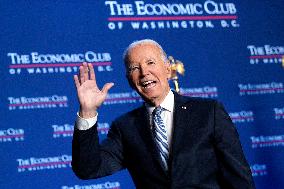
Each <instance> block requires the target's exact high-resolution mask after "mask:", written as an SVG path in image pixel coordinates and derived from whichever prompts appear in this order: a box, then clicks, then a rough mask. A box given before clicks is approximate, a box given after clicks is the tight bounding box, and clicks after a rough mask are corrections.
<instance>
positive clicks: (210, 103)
mask: <svg viewBox="0 0 284 189" xmlns="http://www.w3.org/2000/svg"><path fill="white" fill-rule="evenodd" d="M172 137H173V139H172V141H173V142H172V150H171V152H170V161H169V170H168V171H167V172H166V171H164V170H163V168H162V165H161V160H160V156H159V154H158V151H157V149H156V146H155V143H154V141H153V138H152V134H151V129H150V126H149V121H148V116H147V111H146V108H145V107H144V106H142V107H140V108H137V109H135V110H133V111H131V112H128V113H126V114H124V115H122V116H121V117H119V118H118V119H116V120H115V121H114V122H113V124H112V126H111V129H110V131H109V133H108V137H107V139H106V140H104V141H103V142H102V143H101V144H99V139H98V133H97V127H96V126H94V127H92V128H90V129H88V130H85V131H79V130H77V129H75V131H74V136H73V146H72V148H73V149H72V158H73V160H72V168H73V171H74V172H75V174H76V175H77V176H78V177H79V178H81V179H92V178H98V177H103V176H106V175H110V174H112V173H114V172H116V171H118V170H121V169H123V168H127V169H128V171H129V172H130V174H131V176H132V178H133V181H134V183H135V185H136V187H137V188H141V189H164V188H172V189H180V188H182V189H185V188H186V189H193V188H194V189H195V188H202V189H207V188H208V189H209V188H210V189H217V188H224V189H233V188H234V189H248V188H250V189H251V188H254V183H253V180H252V176H251V172H250V168H249V166H248V164H247V162H246V159H245V157H244V154H243V152H242V148H241V144H240V141H239V137H238V134H237V131H236V129H235V127H234V125H233V124H232V121H231V119H230V118H229V116H228V114H227V113H226V112H225V110H224V108H223V106H222V105H221V104H219V103H218V102H216V101H215V100H209V99H197V98H189V97H182V96H180V95H178V94H175V107H174V130H173V136H172Z"/></svg>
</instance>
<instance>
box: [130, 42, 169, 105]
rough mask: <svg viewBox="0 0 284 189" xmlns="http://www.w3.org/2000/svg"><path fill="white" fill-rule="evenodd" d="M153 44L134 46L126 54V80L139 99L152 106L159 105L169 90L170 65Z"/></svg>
mask: <svg viewBox="0 0 284 189" xmlns="http://www.w3.org/2000/svg"><path fill="white" fill-rule="evenodd" d="M162 57H163V56H162V55H161V51H160V49H159V48H158V47H156V46H155V45H153V44H149V43H145V44H140V45H137V46H135V47H134V48H132V49H131V50H130V51H129V54H128V65H126V67H127V68H128V75H127V79H128V81H129V84H130V85H131V87H132V88H134V89H135V90H136V91H137V92H138V93H139V94H140V95H141V97H142V98H143V99H144V100H145V101H146V102H148V103H150V104H152V105H155V106H157V105H160V103H161V102H162V101H163V100H164V98H165V97H166V95H167V94H168V92H169V90H170V86H169V83H168V78H169V77H170V73H171V70H170V65H169V63H168V62H167V63H165V62H164V61H165V60H164V59H163V58H162Z"/></svg>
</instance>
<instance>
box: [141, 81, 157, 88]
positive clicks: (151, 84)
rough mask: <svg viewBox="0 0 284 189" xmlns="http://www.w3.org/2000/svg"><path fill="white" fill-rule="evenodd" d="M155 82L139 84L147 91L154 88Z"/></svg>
mask: <svg viewBox="0 0 284 189" xmlns="http://www.w3.org/2000/svg"><path fill="white" fill-rule="evenodd" d="M156 83H157V82H156V81H151V80H149V81H144V82H142V83H141V85H142V87H143V88H145V89H148V88H151V87H154V86H155V85H156Z"/></svg>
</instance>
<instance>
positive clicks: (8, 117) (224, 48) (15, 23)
mask: <svg viewBox="0 0 284 189" xmlns="http://www.w3.org/2000/svg"><path fill="white" fill-rule="evenodd" d="M0 10H1V11H0V16H1V17H0V20H1V29H0V30H1V33H0V41H1V43H0V63H1V65H0V77H1V93H0V95H1V101H0V106H1V108H0V154H1V157H0V167H1V168H0V175H1V176H0V188H14V189H17V188H32V187H33V188H58V189H79V188H82V189H83V188H94V189H104V188H107V189H119V188H121V189H128V188H134V185H133V183H132V181H131V178H130V176H129V174H128V172H127V171H126V170H124V171H121V172H119V173H117V174H115V175H112V176H108V177H105V178H101V179H97V180H89V181H82V180H79V179H78V178H76V177H75V176H74V174H73V172H72V170H71V167H70V162H71V140H72V133H73V123H74V121H75V119H76V112H77V110H78V102H77V97H76V91H75V87H74V85H73V75H74V74H76V73H77V71H78V66H79V65H80V64H81V63H82V62H91V63H93V64H94V65H95V71H96V74H97V81H98V83H99V85H100V86H102V85H103V84H104V83H105V82H109V81H112V82H115V87H113V88H112V89H111V90H110V93H109V96H108V99H107V100H106V102H105V103H104V106H102V107H101V108H100V110H99V128H98V129H99V133H100V138H101V139H103V138H105V137H106V133H107V131H108V129H109V125H110V124H111V121H112V120H113V119H114V118H115V117H117V116H119V115H121V114H122V113H124V112H126V111H128V110H129V109H133V108H135V107H137V106H139V105H140V104H141V99H140V98H139V97H138V96H137V94H136V93H135V92H133V90H132V89H130V87H129V86H128V84H127V81H126V79H125V75H124V66H123V62H122V53H123V51H124V48H125V47H127V45H128V44H129V43H131V42H132V41H133V40H137V39H143V38H151V39H154V40H156V41H158V42H159V43H160V44H161V45H162V46H163V47H164V49H165V51H166V52H167V53H168V55H172V56H174V57H175V58H176V59H178V60H181V61H182V62H183V63H184V65H185V69H186V74H185V76H184V77H181V78H180V85H181V87H182V90H181V92H182V93H183V94H184V95H188V96H200V97H204V98H215V99H218V100H220V101H222V102H223V103H224V105H225V107H226V109H227V111H228V112H229V114H230V116H231V118H232V120H233V122H234V123H235V124H236V127H237V129H238V132H239V135H240V139H241V142H242V145H243V149H244V152H245V155H246V157H247V160H248V162H249V164H250V166H251V170H252V173H253V177H254V180H255V183H256V187H257V188H258V189H267V188H273V189H282V188H284V181H283V174H284V161H283V157H284V130H283V127H284V69H283V67H282V64H283V65H284V63H282V61H283V55H284V38H283V36H284V35H283V34H284V26H283V23H284V14H283V10H284V2H283V1H282V0H274V1H269V0H261V1H257V0H251V1H237V0H220V1H219V0H213V1H212V0H207V1H206V0H200V1H197V0H187V1H185V0H175V1H161V0H157V1H150V0H145V1H129V0H127V1H126V0H124V1H122V0H117V1H94V0H92V1H91V0H83V1H15V0H9V1H5V0H2V1H1V2H0Z"/></svg>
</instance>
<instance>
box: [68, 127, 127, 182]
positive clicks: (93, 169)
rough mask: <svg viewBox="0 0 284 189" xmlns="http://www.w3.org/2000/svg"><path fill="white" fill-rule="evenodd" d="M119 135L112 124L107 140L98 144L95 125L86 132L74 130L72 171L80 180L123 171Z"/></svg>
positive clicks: (116, 128)
mask: <svg viewBox="0 0 284 189" xmlns="http://www.w3.org/2000/svg"><path fill="white" fill-rule="evenodd" d="M123 168H124V166H123V147H122V141H121V133H120V131H119V129H118V127H117V125H116V124H112V126H111V129H110V130H109V132H108V136H107V138H106V139H105V140H104V141H103V142H102V143H101V144H100V143H99V137H98V131H97V123H96V125H94V126H93V127H91V128H90V129H88V130H78V129H75V130H74V134H73V141H72V169H73V171H74V173H75V174H76V175H77V176H78V177H79V178H80V179H92V178H99V177H103V176H107V175H111V174H113V173H115V172H116V171H119V170H121V169H123Z"/></svg>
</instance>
